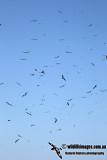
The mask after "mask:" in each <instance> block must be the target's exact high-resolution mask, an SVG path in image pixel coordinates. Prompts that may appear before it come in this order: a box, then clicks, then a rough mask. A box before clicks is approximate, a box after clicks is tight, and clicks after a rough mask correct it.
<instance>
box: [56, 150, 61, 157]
mask: <svg viewBox="0 0 107 160" xmlns="http://www.w3.org/2000/svg"><path fill="white" fill-rule="evenodd" d="M56 153H57V155H58V156H59V157H60V158H61V159H62V155H61V153H60V151H58V150H56Z"/></svg>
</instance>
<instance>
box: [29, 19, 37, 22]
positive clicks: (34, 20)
mask: <svg viewBox="0 0 107 160" xmlns="http://www.w3.org/2000/svg"><path fill="white" fill-rule="evenodd" d="M30 22H38V20H37V19H32V20H31V21H30Z"/></svg>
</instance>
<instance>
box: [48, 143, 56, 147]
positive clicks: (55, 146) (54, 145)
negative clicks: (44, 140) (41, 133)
mask: <svg viewBox="0 0 107 160" xmlns="http://www.w3.org/2000/svg"><path fill="white" fill-rule="evenodd" d="M48 143H49V144H50V145H51V146H52V147H55V148H56V146H55V145H54V144H52V143H50V142H48Z"/></svg>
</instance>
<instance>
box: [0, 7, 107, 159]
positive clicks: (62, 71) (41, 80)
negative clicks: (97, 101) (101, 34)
mask: <svg viewBox="0 0 107 160" xmlns="http://www.w3.org/2000/svg"><path fill="white" fill-rule="evenodd" d="M57 14H58V15H57V16H59V15H63V14H64V12H63V11H60V10H59V11H57ZM73 16H76V14H74V15H73ZM61 21H62V22H64V24H63V25H65V24H66V25H69V20H66V19H65V20H61ZM29 23H31V25H37V24H40V25H41V24H42V23H41V22H40V20H38V19H31V20H30V21H29ZM0 27H2V28H3V24H0ZM92 27H95V25H94V24H88V25H87V26H86V28H88V29H89V28H90V29H91V28H92ZM43 36H44V37H45V38H46V37H47V34H46V33H44V34H43ZM93 37H98V35H96V33H95V34H94V35H93ZM93 37H92V38H93ZM30 40H31V41H32V42H31V43H33V41H34V43H37V42H38V41H39V38H35V37H33V38H31V39H30ZM64 41H66V39H65V38H62V37H59V40H58V44H59V43H61V44H59V45H62V46H63V42H64ZM102 44H103V45H104V46H106V42H102ZM62 48H63V47H62ZM66 48H67V49H66ZM66 48H65V50H64V51H63V53H59V54H57V53H55V55H56V56H55V55H51V56H52V63H51V62H49V63H48V64H43V65H42V67H39V66H36V67H35V66H34V68H33V69H32V70H31V73H28V71H27V70H25V73H26V75H28V79H30V78H31V79H30V80H31V81H32V82H35V83H32V82H31V84H28V85H31V86H33V89H35V90H37V92H38V91H39V88H40V90H41V91H42V93H43V94H42V97H41V98H40V100H38V101H37V102H34V100H32V104H33V106H34V108H35V106H39V107H40V111H41V115H42V113H44V114H45V116H46V117H47V116H48V115H49V114H50V113H52V114H53V109H52V108H54V109H55V113H56V115H55V113H54V115H53V117H51V120H50V126H51V124H53V128H54V127H55V129H56V132H57V133H58V134H59V132H61V131H62V130H64V128H63V126H61V125H59V126H57V128H56V126H55V125H56V124H58V123H60V122H61V121H63V118H64V117H63V115H64V114H66V110H69V113H70V115H72V110H73V109H75V107H76V104H75V101H82V99H88V97H90V96H93V95H97V94H101V93H103V94H105V93H106V91H107V87H105V88H102V86H99V84H97V80H94V81H93V82H92V83H91V85H89V84H87V83H89V82H85V81H84V82H83V83H82V84H81V85H85V83H86V86H85V88H86V89H85V90H84V87H83V90H82V91H81V92H80V93H82V94H81V95H80V96H77V97H76V96H75V95H73V94H74V92H75V94H76V93H78V91H79V90H80V88H79V89H78V86H79V85H78V84H75V81H77V82H79V81H81V79H83V78H84V77H85V76H84V75H83V74H82V73H85V71H84V70H85V69H84V68H85V67H87V65H88V66H89V68H90V70H91V71H92V72H93V73H92V74H95V70H94V69H96V70H97V67H98V63H96V61H95V62H94V59H93V62H91V61H90V62H89V63H88V64H87V65H86V66H85V67H84V68H83V67H82V66H83V65H82V64H81V66H80V65H78V63H76V61H75V58H74V59H73V55H74V54H75V52H74V51H72V50H71V49H69V48H70V47H69V46H66ZM89 50H90V51H91V52H93V48H91V49H90V48H89ZM80 52H81V51H80ZM91 54H92V53H91ZM93 54H94V52H93ZM28 55H29V56H31V55H32V51H31V48H30V49H29V50H25V51H22V55H21V56H22V58H19V60H18V61H19V63H20V62H21V61H29V58H26V57H27V56H28ZM78 56H79V54H78ZM92 56H93V55H92ZM102 57H104V59H102ZM43 58H44V57H43ZM47 58H48V56H47ZM79 58H80V59H82V57H81V56H80V57H79ZM83 58H84V57H83ZM41 59H42V57H41ZM44 61H45V60H44ZM50 61H51V60H50ZM83 61H85V60H83ZM102 61H107V55H106V54H104V55H102V54H101V62H102ZM46 63H47V61H46ZM63 64H64V66H67V65H68V66H67V68H69V70H66V68H64V67H63ZM21 65H23V66H24V65H25V66H26V64H25V63H24V62H23V64H21ZM54 68H55V70H54ZM70 70H72V71H70ZM93 70H94V71H93ZM48 71H49V74H50V75H49V74H48ZM51 75H52V77H51ZM86 76H88V73H87V74H86ZM89 76H90V74H89ZM72 79H73V82H72ZM75 79H78V80H75ZM57 80H58V83H57ZM25 81H26V82H27V80H26V79H25ZM48 83H49V84H48ZM72 83H73V84H72ZM5 84H6V83H5V82H0V87H2V86H5ZM15 84H16V85H17V87H19V88H17V87H16V88H17V90H20V89H21V88H23V86H24V82H23V83H20V80H17V82H15ZM45 84H46V88H45V89H44V86H45ZM71 85H72V87H71ZM20 87H21V88H20ZM51 87H52V88H51ZM64 88H65V89H64ZM44 90H47V92H49V94H50V95H51V96H50V97H51V100H49V99H48V98H47V96H46V95H44ZM67 91H68V92H69V93H67ZM60 93H61V97H60ZM13 94H14V93H13ZM30 95H31V91H30V90H29V89H27V88H26V91H23V92H22V94H20V96H19V95H18V96H19V97H18V98H19V99H20V102H23V101H26V100H27V98H28V99H29V96H30ZM38 95H39V93H38ZM68 95H69V96H68ZM32 96H35V95H32ZM62 97H63V98H62ZM58 99H59V101H58ZM61 99H62V101H61ZM48 100H49V104H48ZM52 100H53V101H54V102H51V103H50V101H52ZM87 101H88V100H87ZM60 102H61V107H60V108H61V109H59V108H57V106H60ZM4 103H5V104H6V105H7V106H9V107H13V109H14V110H15V109H16V108H17V107H18V106H17V103H16V104H13V103H12V100H11V99H9V100H6V101H4ZM45 103H46V104H45ZM55 103H56V106H54V105H53V104H55ZM32 104H31V105H32ZM50 104H51V106H50V107H46V109H45V106H46V105H50ZM42 106H44V108H41V107H42ZM47 108H48V110H47ZM51 109H52V110H51ZM23 110H24V113H25V115H27V116H28V117H31V118H32V117H34V115H35V113H34V115H33V111H32V112H31V109H30V107H29V106H27V104H26V106H24V109H23ZM42 110H43V111H42ZM59 110H60V111H59ZM57 112H58V114H57ZM94 112H95V109H91V110H88V112H87V113H86V114H87V116H90V115H91V114H94ZM62 113H63V114H62ZM69 113H68V112H67V116H69ZM16 114H17V113H16ZM61 114H62V115H61ZM25 115H23V116H25ZM60 115H61V116H60ZM60 117H62V118H61V119H60ZM19 118H20V117H19ZM7 122H8V123H12V120H11V118H9V119H7ZM72 125H73V126H74V127H78V126H77V125H76V124H72ZM36 126H37V125H36V124H35V123H34V122H33V121H32V123H31V124H30V127H35V128H36ZM53 128H52V127H50V129H49V130H48V131H47V132H48V133H49V134H52V133H53V132H54V131H53V130H54V129H53ZM29 129H30V128H29ZM23 137H24V135H22V136H21V135H20V133H17V138H16V140H14V143H15V144H16V143H19V141H21V140H22V138H23ZM49 145H51V146H52V147H53V148H52V149H51V150H55V151H56V153H57V155H58V156H59V157H60V158H61V159H62V156H61V154H60V150H61V148H58V147H56V146H55V145H53V144H52V143H50V142H49Z"/></svg>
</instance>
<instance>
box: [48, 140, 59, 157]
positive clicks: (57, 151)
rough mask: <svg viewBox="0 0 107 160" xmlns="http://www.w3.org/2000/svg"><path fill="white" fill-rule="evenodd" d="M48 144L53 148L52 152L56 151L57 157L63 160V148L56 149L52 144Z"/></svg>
mask: <svg viewBox="0 0 107 160" xmlns="http://www.w3.org/2000/svg"><path fill="white" fill-rule="evenodd" d="M48 143H49V145H51V146H52V148H51V150H54V151H56V153H57V155H58V156H59V157H60V158H61V159H62V155H61V154H60V150H62V148H58V147H56V146H55V145H54V144H52V143H50V142H48Z"/></svg>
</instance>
